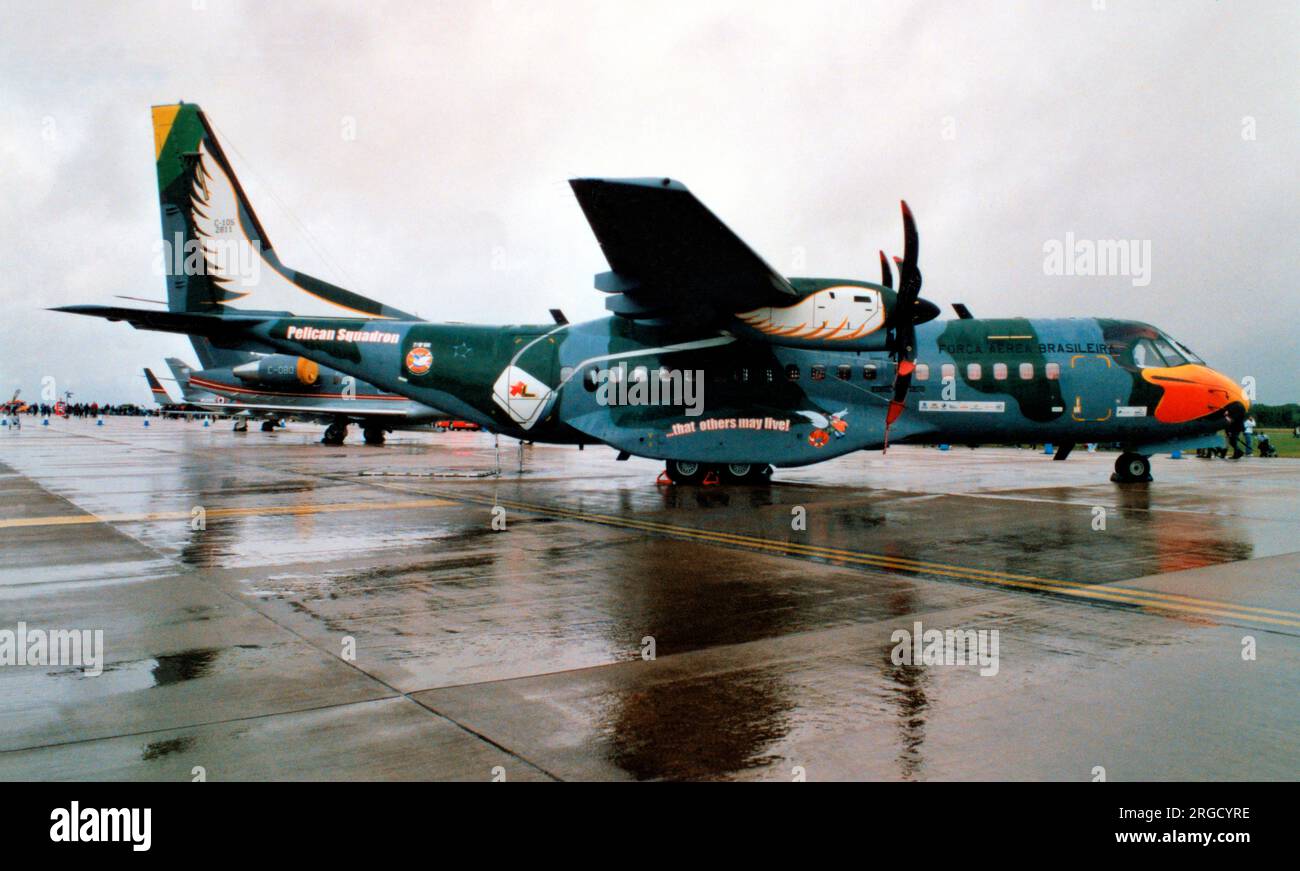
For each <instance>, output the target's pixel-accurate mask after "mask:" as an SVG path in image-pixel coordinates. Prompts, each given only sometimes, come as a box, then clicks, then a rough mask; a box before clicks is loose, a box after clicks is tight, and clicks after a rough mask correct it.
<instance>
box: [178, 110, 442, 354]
mask: <svg viewBox="0 0 1300 871" xmlns="http://www.w3.org/2000/svg"><path fill="white" fill-rule="evenodd" d="M153 128H154V159H155V161H156V163H157V171H158V197H159V203H160V206H161V208H162V235H163V245H162V257H163V266H164V269H165V272H166V275H167V304H168V308H170V309H171V310H172V311H181V312H203V313H205V314H212V313H220V312H221V311H222V310H223V309H225V308H228V307H229V308H238V309H244V310H250V309H251V310H255V311H288V312H293V313H294V314H298V315H322V316H326V317H357V316H360V317H367V318H398V319H401V320H415V319H416V318H415V317H414V316H413V315H410V314H407V313H406V312H403V311H400V310H398V309H394V308H391V307H389V306H386V305H384V304H383V303H380V302H376V301H375V300H372V299H368V298H367V297H364V296H361V295H360V294H356V293H352V292H351V291H348V290H344V289H343V288H341V287H336V286H334V285H332V284H329V283H328V282H325V281H322V280H320V279H318V278H313V277H312V276H310V275H307V274H306V273H303V272H298V271H297V270H293V269H290V268H288V267H287V266H285V265H284V264H282V263H281V262H280V258H279V257H278V256H276V253H275V248H274V247H273V246H272V245H271V240H270V239H269V238H267V235H266V231H265V230H264V229H263V227H262V223H261V221H259V220H258V218H257V215H256V214H255V213H254V212H253V208H252V205H251V204H250V203H249V200H248V196H247V195H246V194H245V193H244V189H243V187H242V186H241V185H240V183H239V179H238V178H237V177H236V176H235V171H234V168H233V167H232V166H231V164H230V161H229V160H228V159H227V157H226V153H225V151H224V149H222V147H221V143H220V142H219V141H218V140H217V136H216V133H215V132H214V131H213V128H212V125H211V124H210V123H209V122H208V119H207V117H206V116H205V115H204V114H203V111H202V110H201V109H200V108H199V107H198V106H197V105H195V104H193V103H177V104H174V105H168V106H154V107H153ZM195 351H197V352H198V353H199V355H200V359H201V361H202V362H203V365H204V366H208V365H209V363H208V361H207V360H202V358H203V357H204V356H210V355H211V354H212V353H213V352H214V351H216V349H214V348H211V347H208V348H202V347H200V346H199V345H198V343H196V344H195Z"/></svg>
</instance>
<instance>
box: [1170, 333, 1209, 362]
mask: <svg viewBox="0 0 1300 871" xmlns="http://www.w3.org/2000/svg"><path fill="white" fill-rule="evenodd" d="M1169 341H1170V342H1172V343H1173V346H1174V347H1175V348H1177V349H1178V350H1179V352H1180V353H1181V354H1182V355H1183V356H1184V357H1186V358H1187V362H1188V363H1195V364H1197V365H1198V366H1204V365H1205V361H1204V360H1202V359H1201V358H1200V357H1199V356H1197V355H1196V354H1193V353H1192V351H1191V349H1190V348H1188V347H1187V346H1186V345H1184V344H1183V343H1182V342H1175V341H1174V340H1173V339H1170V340H1169Z"/></svg>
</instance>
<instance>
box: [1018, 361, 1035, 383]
mask: <svg viewBox="0 0 1300 871" xmlns="http://www.w3.org/2000/svg"><path fill="white" fill-rule="evenodd" d="M1020 380H1021V381H1033V380H1034V364H1033V363H1021V364H1020Z"/></svg>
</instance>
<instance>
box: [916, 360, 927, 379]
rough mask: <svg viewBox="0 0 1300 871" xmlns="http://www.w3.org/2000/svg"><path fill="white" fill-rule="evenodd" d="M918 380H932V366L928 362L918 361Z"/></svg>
mask: <svg viewBox="0 0 1300 871" xmlns="http://www.w3.org/2000/svg"><path fill="white" fill-rule="evenodd" d="M916 380H917V381H929V380H930V366H929V364H928V363H917V364H916Z"/></svg>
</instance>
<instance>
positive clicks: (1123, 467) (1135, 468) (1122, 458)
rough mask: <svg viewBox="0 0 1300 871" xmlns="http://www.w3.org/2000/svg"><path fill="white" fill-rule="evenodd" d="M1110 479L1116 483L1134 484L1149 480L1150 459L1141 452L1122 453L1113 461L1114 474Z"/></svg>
mask: <svg viewBox="0 0 1300 871" xmlns="http://www.w3.org/2000/svg"><path fill="white" fill-rule="evenodd" d="M1110 479H1111V480H1112V481H1114V482H1116V483H1118V484H1135V483H1143V482H1147V481H1150V480H1151V460H1150V459H1149V458H1148V457H1144V456H1142V455H1141V454H1134V453H1128V452H1126V453H1123V454H1120V455H1119V459H1118V460H1116V461H1115V474H1113V475H1111V476H1110Z"/></svg>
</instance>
